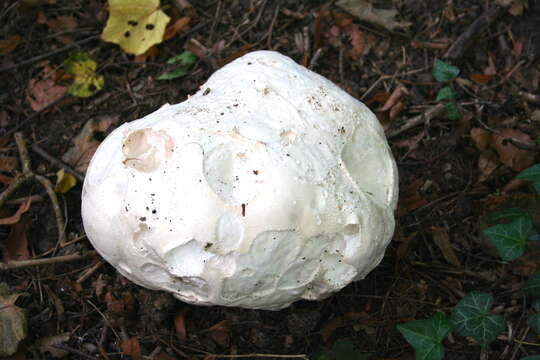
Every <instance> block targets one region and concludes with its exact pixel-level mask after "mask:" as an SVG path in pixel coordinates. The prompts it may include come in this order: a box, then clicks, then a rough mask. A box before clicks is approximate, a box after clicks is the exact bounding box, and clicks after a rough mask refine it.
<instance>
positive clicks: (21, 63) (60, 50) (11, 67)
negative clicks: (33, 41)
mask: <svg viewBox="0 0 540 360" xmlns="http://www.w3.org/2000/svg"><path fill="white" fill-rule="evenodd" d="M97 38H98V37H97V36H91V37H89V38H86V39H84V40H81V41H78V42H74V43H73V44H69V45H66V46H64V47H61V48H60V49H56V50H53V51H49V52H47V53H45V54H41V55H38V56H34V57H33V58H30V59H26V60H23V61H19V62H17V63H15V64H12V65H8V66H4V67H3V68H0V72H3V71H7V70H13V69H15V68H18V67H21V66H25V65H29V64H32V63H35V62H38V61H40V60H43V59H46V58H48V57H49V56H53V55H56V54H60V53H62V52H64V51H68V50H70V49H71V48H74V47H77V46H79V45H82V44H86V43H87V42H90V41H92V40H95V39H97Z"/></svg>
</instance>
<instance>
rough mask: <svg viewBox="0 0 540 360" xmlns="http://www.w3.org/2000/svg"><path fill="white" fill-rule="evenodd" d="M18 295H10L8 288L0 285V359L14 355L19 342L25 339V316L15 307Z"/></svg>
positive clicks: (26, 326) (22, 311)
mask: <svg viewBox="0 0 540 360" xmlns="http://www.w3.org/2000/svg"><path fill="white" fill-rule="evenodd" d="M20 295H21V294H11V292H10V290H9V288H8V286H7V285H6V284H4V283H0V324H1V325H2V326H0V357H1V356H11V355H13V354H15V353H16V352H17V347H18V346H19V342H21V341H22V340H24V339H25V338H26V333H27V330H28V325H27V322H26V314H25V312H24V310H23V309H21V308H20V307H18V306H16V305H15V302H16V301H17V298H18V297H19V296H20Z"/></svg>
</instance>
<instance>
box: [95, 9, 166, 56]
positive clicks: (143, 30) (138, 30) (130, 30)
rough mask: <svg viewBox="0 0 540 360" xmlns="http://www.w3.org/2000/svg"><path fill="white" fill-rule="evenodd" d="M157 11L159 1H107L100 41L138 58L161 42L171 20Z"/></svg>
mask: <svg viewBox="0 0 540 360" xmlns="http://www.w3.org/2000/svg"><path fill="white" fill-rule="evenodd" d="M158 8H159V0H109V19H108V20H107V25H106V26H105V29H103V33H101V39H103V40H104V41H109V42H113V43H115V44H118V45H120V47H121V48H122V49H124V51H126V52H128V53H131V54H135V55H140V54H143V53H144V52H145V51H146V50H148V49H149V48H150V47H151V46H152V45H155V44H159V43H160V42H161V41H162V40H163V34H164V33H165V27H166V26H167V23H168V22H169V20H170V18H169V17H168V16H167V15H166V14H165V13H164V12H163V11H161V10H159V9H158Z"/></svg>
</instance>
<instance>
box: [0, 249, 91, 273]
mask: <svg viewBox="0 0 540 360" xmlns="http://www.w3.org/2000/svg"><path fill="white" fill-rule="evenodd" d="M96 255H97V253H96V252H95V251H89V252H87V253H84V254H71V255H63V256H55V257H51V258H46V259H32V260H15V261H8V262H0V271H5V270H11V269H21V268H27V267H33V266H40V265H51V264H60V263H65V262H72V261H79V260H84V259H87V258H89V257H93V256H96Z"/></svg>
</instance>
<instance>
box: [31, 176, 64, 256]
mask: <svg viewBox="0 0 540 360" xmlns="http://www.w3.org/2000/svg"><path fill="white" fill-rule="evenodd" d="M34 176H35V178H36V180H37V181H39V182H40V183H41V185H43V187H44V188H45V190H46V191H47V195H49V199H50V200H51V203H52V207H53V210H54V215H55V217H56V226H57V228H58V244H59V245H60V246H62V245H63V244H64V243H65V242H66V233H65V227H66V226H65V224H64V218H63V217H62V209H60V204H59V203H58V196H56V193H55V192H54V188H53V186H52V183H51V181H50V180H49V179H47V178H46V177H43V176H41V175H34Z"/></svg>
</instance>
